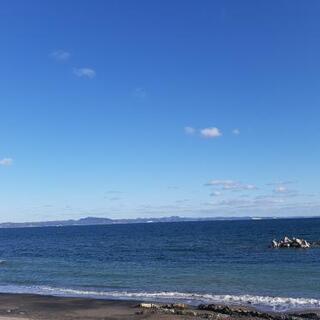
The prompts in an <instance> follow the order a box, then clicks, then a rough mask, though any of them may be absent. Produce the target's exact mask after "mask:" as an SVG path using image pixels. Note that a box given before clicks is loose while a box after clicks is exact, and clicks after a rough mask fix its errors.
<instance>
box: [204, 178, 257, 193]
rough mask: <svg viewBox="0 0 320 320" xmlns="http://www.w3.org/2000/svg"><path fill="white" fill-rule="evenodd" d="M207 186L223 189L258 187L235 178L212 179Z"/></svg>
mask: <svg viewBox="0 0 320 320" xmlns="http://www.w3.org/2000/svg"><path fill="white" fill-rule="evenodd" d="M205 185H206V186H214V187H217V188H221V189H223V190H234V191H240V190H255V189H257V187H256V186H255V185H253V184H244V183H241V182H239V181H234V180H211V181H209V182H208V183H206V184H205Z"/></svg>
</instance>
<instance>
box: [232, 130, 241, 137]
mask: <svg viewBox="0 0 320 320" xmlns="http://www.w3.org/2000/svg"><path fill="white" fill-rule="evenodd" d="M232 133H233V134H234V135H236V136H238V135H239V134H240V130H239V129H237V128H236V129H233V130H232Z"/></svg>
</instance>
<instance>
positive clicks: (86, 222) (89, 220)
mask: <svg viewBox="0 0 320 320" xmlns="http://www.w3.org/2000/svg"><path fill="white" fill-rule="evenodd" d="M290 218H296V219H298V218H316V217H303V216H299V217H286V218H285V217H283V218H280V217H250V216H245V217H211V218H210V217H207V218H189V217H179V216H170V217H160V218H133V219H109V218H99V217H86V218H81V219H70V220H55V221H37V222H4V223H0V228H32V227H66V226H90V225H111V224H133V223H160V222H186V221H232V220H262V219H263V220H266V219H290Z"/></svg>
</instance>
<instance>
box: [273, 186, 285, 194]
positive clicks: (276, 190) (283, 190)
mask: <svg viewBox="0 0 320 320" xmlns="http://www.w3.org/2000/svg"><path fill="white" fill-rule="evenodd" d="M273 191H274V192H276V193H286V192H288V188H286V187H285V186H278V187H276V188H275V189H274V190H273Z"/></svg>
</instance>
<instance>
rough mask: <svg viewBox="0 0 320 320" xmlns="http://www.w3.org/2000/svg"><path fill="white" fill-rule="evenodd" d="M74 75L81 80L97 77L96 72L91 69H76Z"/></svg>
mask: <svg viewBox="0 0 320 320" xmlns="http://www.w3.org/2000/svg"><path fill="white" fill-rule="evenodd" d="M73 73H74V74H75V75H76V76H77V77H80V78H88V79H93V78H94V77H95V76H96V72H95V70H93V69H91V68H79V69H77V68H75V69H73Z"/></svg>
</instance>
